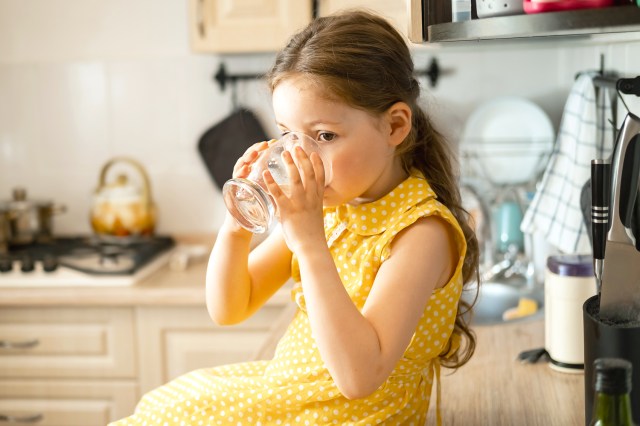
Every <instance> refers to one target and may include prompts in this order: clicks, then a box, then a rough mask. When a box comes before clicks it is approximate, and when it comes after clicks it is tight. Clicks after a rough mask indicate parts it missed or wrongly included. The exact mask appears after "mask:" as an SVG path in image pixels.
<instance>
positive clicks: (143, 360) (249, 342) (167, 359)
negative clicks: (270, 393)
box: [137, 305, 284, 393]
mask: <svg viewBox="0 0 640 426" xmlns="http://www.w3.org/2000/svg"><path fill="white" fill-rule="evenodd" d="M283 312H284V306H283V305H275V306H269V305H267V306H265V307H264V308H262V309H261V310H260V311H258V312H257V313H256V314H255V315H253V316H252V317H251V318H249V319H247V320H246V321H244V322H242V323H240V324H238V325H233V326H218V325H216V324H214V323H213V322H212V321H211V319H210V318H209V315H208V314H207V311H206V309H205V308H204V307H197V308H196V307H141V308H139V309H138V312H137V324H138V336H139V342H140V350H139V365H140V388H141V392H142V393H144V392H147V391H149V390H151V389H153V388H155V387H157V386H160V385H162V384H164V383H166V382H168V381H169V380H171V379H174V378H176V377H177V376H179V375H181V374H184V373H187V372H189V371H193V370H196V369H199V368H208V367H214V366H217V365H223V364H230V363H236V362H242V361H249V360H252V359H255V358H256V357H257V355H258V354H259V353H261V349H262V348H263V347H264V346H265V345H266V344H268V342H269V339H270V337H271V334H272V330H273V329H274V327H275V326H277V324H279V322H278V319H279V317H280V316H281V315H282V313H283Z"/></svg>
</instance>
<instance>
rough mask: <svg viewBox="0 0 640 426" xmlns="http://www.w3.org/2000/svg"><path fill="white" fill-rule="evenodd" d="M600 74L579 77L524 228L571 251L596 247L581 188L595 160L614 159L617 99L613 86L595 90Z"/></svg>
mask: <svg viewBox="0 0 640 426" xmlns="http://www.w3.org/2000/svg"><path fill="white" fill-rule="evenodd" d="M597 75H598V74H597V73H596V72H585V73H581V74H580V75H579V76H578V78H577V79H576V81H575V82H574V84H573V87H572V88H571V92H570V93H569V97H568V99H567V103H566V104H565V107H564V111H563V113H562V120H561V122H560V129H559V131H558V136H557V138H556V143H555V146H554V149H553V151H552V153H551V156H550V158H549V163H548V165H547V168H546V169H545V172H544V175H543V177H542V180H541V182H540V184H539V186H538V190H537V192H536V194H535V195H534V197H533V200H532V201H531V204H530V205H529V207H528V209H527V211H526V212H525V215H524V218H523V220H522V224H521V230H522V231H523V232H526V233H530V234H531V233H534V232H535V233H541V234H542V235H543V236H544V238H545V239H546V240H547V242H548V243H550V244H552V245H553V246H555V247H556V248H558V249H559V250H560V251H561V252H564V253H569V254H575V253H581V254H586V253H590V252H591V246H590V243H589V234H588V232H591V231H590V230H587V229H586V225H585V223H584V220H583V216H582V210H581V207H580V193H581V190H582V187H583V186H584V184H585V182H586V181H587V180H588V179H589V178H590V177H591V160H593V159H595V158H604V159H606V158H608V157H609V156H610V155H611V151H612V148H613V131H612V129H611V125H610V124H609V123H608V119H609V118H611V117H612V115H611V98H610V96H609V93H608V89H604V88H602V89H600V88H599V89H598V90H596V89H595V87H594V84H593V78H594V77H595V76H597ZM596 93H597V96H596Z"/></svg>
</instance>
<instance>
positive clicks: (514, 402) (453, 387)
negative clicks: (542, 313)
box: [428, 320, 585, 426]
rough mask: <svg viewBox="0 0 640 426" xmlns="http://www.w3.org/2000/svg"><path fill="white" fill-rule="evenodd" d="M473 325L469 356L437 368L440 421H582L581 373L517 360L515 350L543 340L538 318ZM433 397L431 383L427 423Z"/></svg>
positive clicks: (547, 424) (561, 425)
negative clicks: (462, 361)
mask: <svg viewBox="0 0 640 426" xmlns="http://www.w3.org/2000/svg"><path fill="white" fill-rule="evenodd" d="M474 330H475V332H476V336H477V347H476V353H475V355H474V356H473V358H472V359H471V360H470V361H469V362H468V363H467V364H466V365H464V366H463V367H461V368H460V369H459V370H458V371H456V372H455V373H453V374H451V371H452V370H449V369H446V368H443V369H442V373H441V374H442V376H441V377H442V381H441V383H442V388H441V389H442V397H441V398H442V399H441V407H442V424H443V425H466V426H475V425H491V426H499V425H505V426H506V425H509V426H511V425H523V426H529V425H532V426H535V425H540V426H543V425H544V426H552V425H558V426H574V425H575V426H579V425H584V422H585V419H584V375H583V374H582V373H577V374H576V373H560V372H557V371H555V370H552V369H551V368H550V367H549V365H548V364H547V363H545V362H542V361H540V362H538V363H537V364H524V363H521V362H520V361H518V360H517V356H518V354H519V353H520V352H522V351H525V350H529V349H534V348H540V347H542V346H544V320H532V321H523V322H516V323H512V324H507V325H494V326H479V327H476V328H474ZM435 400H436V389H435V388H434V389H433V392H432V404H431V409H430V411H429V417H430V421H431V422H430V423H428V424H435V411H436V410H435Z"/></svg>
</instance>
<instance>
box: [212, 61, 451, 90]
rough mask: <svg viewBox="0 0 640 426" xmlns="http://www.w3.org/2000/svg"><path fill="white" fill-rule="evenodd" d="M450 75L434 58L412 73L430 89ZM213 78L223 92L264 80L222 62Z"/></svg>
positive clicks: (260, 76)
mask: <svg viewBox="0 0 640 426" xmlns="http://www.w3.org/2000/svg"><path fill="white" fill-rule="evenodd" d="M452 73H453V70H451V69H442V68H440V65H439V64H438V60H437V59H436V58H432V59H431V62H430V63H429V66H428V67H427V68H425V69H423V70H415V71H414V74H415V75H416V76H418V77H421V76H424V77H427V78H428V79H429V84H430V86H431V87H435V86H436V84H437V83H438V80H439V79H440V77H442V76H443V75H449V74H452ZM213 78H214V79H215V80H216V81H217V82H218V87H220V90H221V91H222V92H224V91H225V89H226V88H227V83H231V85H232V87H234V86H235V83H236V82H238V81H242V80H259V79H261V78H264V74H229V73H228V72H227V68H226V66H225V64H224V62H220V66H219V67H218V71H217V72H216V73H215V75H214V77H213Z"/></svg>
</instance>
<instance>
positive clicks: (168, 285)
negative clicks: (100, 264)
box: [0, 260, 291, 307]
mask: <svg viewBox="0 0 640 426" xmlns="http://www.w3.org/2000/svg"><path fill="white" fill-rule="evenodd" d="M206 270H207V262H206V260H202V261H199V262H198V263H194V264H192V265H189V266H188V268H187V269H186V270H184V271H172V270H171V269H170V268H169V267H168V266H164V267H163V268H161V269H160V270H158V271H157V272H155V273H153V274H152V275H151V276H149V277H147V278H145V279H144V280H142V281H140V282H138V283H136V284H134V285H131V286H110V287H107V286H93V287H89V286H87V287H28V288H19V287H5V288H0V306H4V307H9V306H13V307H20V306H78V307H80V306H82V307H86V306H204V304H205V274H206ZM290 300H291V297H290V290H289V288H288V287H287V286H286V285H285V286H284V287H283V288H282V289H281V290H279V291H278V292H277V293H276V294H275V295H274V296H273V297H272V298H271V299H270V300H269V302H267V303H268V304H278V305H284V304H286V303H287V302H289V301H290Z"/></svg>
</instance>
